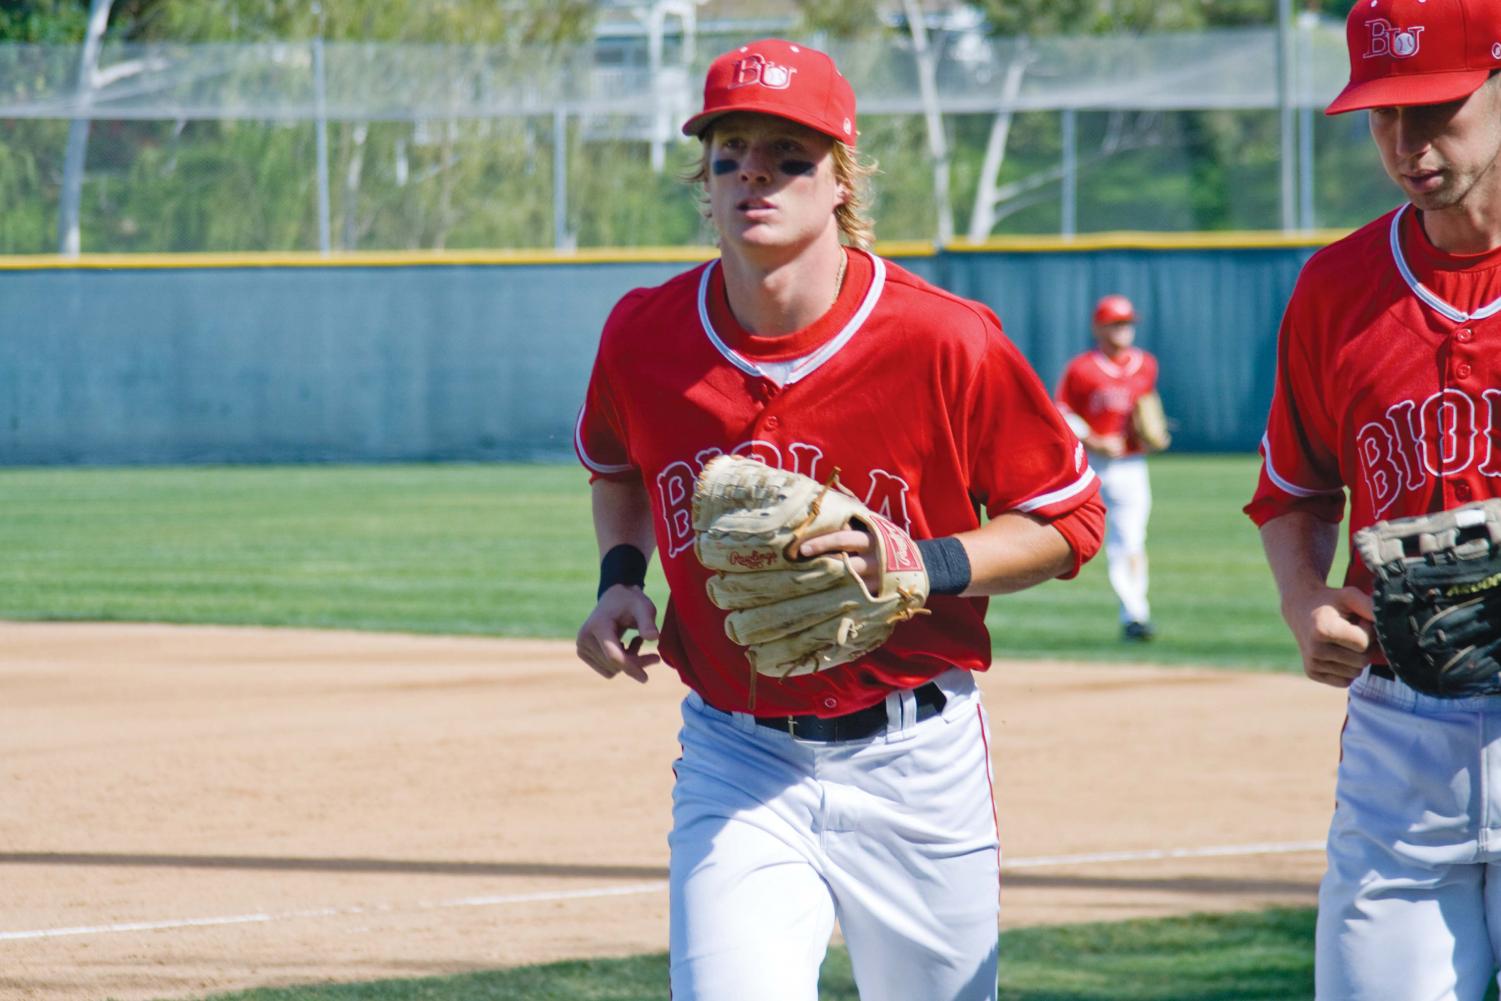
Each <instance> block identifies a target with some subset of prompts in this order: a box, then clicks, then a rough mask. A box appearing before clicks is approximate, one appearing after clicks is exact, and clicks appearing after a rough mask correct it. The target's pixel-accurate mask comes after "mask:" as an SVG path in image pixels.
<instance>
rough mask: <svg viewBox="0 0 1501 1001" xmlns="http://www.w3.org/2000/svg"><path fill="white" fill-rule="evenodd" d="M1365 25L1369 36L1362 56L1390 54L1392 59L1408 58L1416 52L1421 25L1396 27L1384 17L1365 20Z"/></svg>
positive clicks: (1367, 57)
mask: <svg viewBox="0 0 1501 1001" xmlns="http://www.w3.org/2000/svg"><path fill="white" fill-rule="evenodd" d="M1365 26H1366V30H1367V31H1369V32H1370V33H1371V38H1370V43H1369V45H1368V46H1367V47H1366V50H1365V57H1364V58H1366V59H1376V58H1378V57H1380V56H1391V57H1392V58H1393V59H1408V58H1410V57H1412V56H1415V55H1417V54H1418V43H1419V41H1420V39H1419V36H1420V35H1422V34H1423V27H1422V25H1419V26H1418V27H1416V28H1398V27H1395V26H1394V25H1393V24H1392V23H1391V22H1390V21H1388V20H1387V19H1386V18H1384V17H1378V18H1375V19H1374V20H1370V21H1367V22H1366V23H1365Z"/></svg>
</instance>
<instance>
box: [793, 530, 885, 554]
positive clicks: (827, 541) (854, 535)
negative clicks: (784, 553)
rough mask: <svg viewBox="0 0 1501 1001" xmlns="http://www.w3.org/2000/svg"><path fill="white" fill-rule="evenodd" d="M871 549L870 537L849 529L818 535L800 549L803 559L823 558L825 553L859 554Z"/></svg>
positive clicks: (799, 552)
mask: <svg viewBox="0 0 1501 1001" xmlns="http://www.w3.org/2000/svg"><path fill="white" fill-rule="evenodd" d="M869 548H870V536H869V535H867V534H865V533H864V532H862V531H859V530H858V529H853V528H847V529H844V530H842V531H838V532H830V533H828V534H827V535H817V536H814V537H813V538H811V539H808V540H806V541H805V542H804V543H803V544H802V545H801V546H799V547H798V550H797V552H798V555H799V556H802V557H812V556H822V555H823V554H825V553H836V552H845V553H859V552H864V551H865V550H867V549H869Z"/></svg>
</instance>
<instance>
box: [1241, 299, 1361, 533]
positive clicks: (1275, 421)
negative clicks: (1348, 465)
mask: <svg viewBox="0 0 1501 1001" xmlns="http://www.w3.org/2000/svg"><path fill="white" fill-rule="evenodd" d="M1299 284H1300V285H1301V284H1302V282H1301V280H1300V282H1299ZM1306 314H1307V311H1306V308H1305V307H1304V305H1303V303H1302V297H1300V296H1299V294H1298V289H1294V291H1293V298H1292V301H1291V302H1290V303H1289V304H1288V308H1287V312H1286V313H1285V314H1284V316H1283V318H1282V327H1281V330H1280V331H1279V332H1278V335H1277V373H1276V382H1275V384H1274V386H1273V390H1272V406H1271V411H1270V413H1269V414H1268V416H1267V425H1266V434H1265V435H1263V436H1262V439H1261V476H1260V479H1259V480H1258V481H1257V485H1256V493H1255V495H1254V496H1253V497H1252V498H1251V502H1250V503H1249V504H1247V505H1246V507H1245V512H1246V514H1247V515H1248V516H1249V517H1250V518H1251V520H1252V521H1254V522H1255V523H1256V524H1257V525H1258V526H1261V525H1264V524H1266V523H1267V522H1268V521H1271V520H1272V519H1273V518H1277V517H1280V516H1282V515H1284V514H1290V513H1292V512H1294V511H1303V512H1307V513H1309V514H1312V515H1314V516H1315V517H1318V518H1320V519H1322V520H1324V521H1329V522H1338V521H1339V520H1340V519H1341V518H1342V517H1343V516H1344V508H1345V496H1344V483H1343V480H1342V478H1341V476H1340V470H1339V455H1338V452H1337V449H1336V446H1335V444H1334V442H1335V441H1336V429H1337V424H1336V422H1335V420H1334V417H1333V415H1332V414H1331V413H1330V412H1329V410H1328V408H1327V407H1326V406H1325V401H1326V400H1328V399H1329V396H1330V394H1329V391H1328V387H1327V386H1325V385H1324V384H1323V382H1322V381H1321V380H1322V378H1323V366H1321V365H1319V364H1318V363H1317V361H1318V359H1317V356H1316V351H1315V350H1314V347H1315V346H1314V345H1313V344H1312V343H1311V341H1310V338H1311V337H1312V336H1313V334H1314V333H1315V332H1316V330H1317V327H1316V325H1315V323H1313V322H1311V320H1310V318H1309V317H1308V316H1307V315H1306Z"/></svg>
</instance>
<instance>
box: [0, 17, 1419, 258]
mask: <svg viewBox="0 0 1501 1001" xmlns="http://www.w3.org/2000/svg"><path fill="white" fill-rule="evenodd" d="M738 40H739V39H728V38H717V37H712V36H703V35H700V36H698V37H697V38H696V39H695V40H694V44H693V45H692V46H691V47H680V49H679V50H678V51H680V52H681V53H682V55H683V57H684V58H683V60H682V62H681V63H678V64H673V65H665V64H659V65H657V66H655V67H653V66H651V65H649V64H647V63H646V62H645V61H643V60H624V61H622V60H619V59H614V58H612V59H609V60H606V59H604V58H603V56H602V54H601V52H600V51H599V50H598V49H597V48H587V47H580V48H572V49H566V50H558V49H547V50H540V49H539V50H517V49H511V48H505V49H502V48H486V47H482V46H471V47H459V46H411V45H373V44H372V45H361V44H351V43H342V44H332V43H330V44H326V45H325V44H322V43H319V42H316V41H313V42H297V43H290V42H289V43H281V44H274V45H241V46H225V45H198V46H150V47H139V46H106V47H105V49H104V51H103V55H102V56H101V58H100V60H99V63H98V65H97V67H93V68H91V70H90V71H89V72H83V71H81V70H80V65H79V63H80V57H79V53H78V52H77V51H76V50H74V49H70V48H66V47H48V46H21V45H0V253H12V254H30V253H48V252H52V251H54V250H56V249H57V248H58V247H59V245H60V238H61V235H60V225H59V221H60V219H65V218H68V217H69V216H70V215H71V216H72V217H74V218H76V219H77V232H78V242H79V248H80V249H81V250H83V251H94V252H121V251H123V252H132V251H133V252H168V251H209V250H213V251H264V250H318V249H329V250H404V249H417V248H427V249H461V248H553V247H563V248H569V247H598V246H622V247H632V246H659V245H681V244H705V243H708V242H711V241H712V230H711V229H710V228H709V227H708V226H707V225H706V224H705V223H704V221H703V220H702V218H701V217H700V215H699V211H698V207H697V204H696V202H695V200H694V199H693V198H692V197H691V195H689V194H687V193H685V192H683V191H682V190H681V182H679V181H678V180H677V176H678V174H680V173H681V171H682V170H683V169H684V167H686V166H687V164H688V163H689V162H690V161H691V160H692V159H693V157H694V156H695V155H696V145H695V144H694V143H693V142H691V141H686V140H684V139H683V138H682V137H681V136H680V135H679V134H678V132H677V127H678V125H679V123H680V122H681V121H682V120H683V119H684V118H685V117H686V116H687V115H688V114H689V113H690V112H691V110H693V109H694V108H696V106H697V101H698V87H699V85H700V82H701V80H702V73H703V69H704V67H705V65H706V64H707V62H708V60H709V59H710V58H712V56H713V55H714V54H715V53H717V52H719V51H721V50H722V49H724V48H727V47H728V46H729V45H730V44H732V42H734V41H738ZM814 41H815V42H818V43H819V44H822V45H824V46H825V47H826V48H828V49H829V50H830V51H831V53H832V54H833V55H834V56H835V57H836V59H837V60H838V61H839V63H840V65H841V66H842V67H843V68H844V70H845V72H846V73H847V75H849V76H850V78H851V80H852V82H853V83H854V84H855V87H856V90H857V92H858V93H859V94H860V98H861V146H862V149H863V150H864V151H865V152H866V153H867V154H869V155H872V156H874V157H875V158H876V159H877V160H878V161H880V163H881V168H882V171H881V174H880V175H879V176H878V177H877V181H876V191H875V195H876V198H875V209H876V217H877V221H878V234H879V236H880V237H881V238H883V239H888V240H896V239H924V240H926V239H933V238H934V237H935V236H936V235H939V234H941V233H943V232H944V231H945V229H947V230H948V231H951V232H953V233H954V234H956V235H959V236H970V237H974V238H984V237H985V236H988V235H992V234H1007V233H1057V232H1064V233H1072V232H1090V231H1105V230H1116V229H1149V230H1214V229H1277V228H1289V227H1290V226H1296V227H1299V228H1310V229H1311V228H1315V227H1318V228H1329V227H1343V226H1350V225H1355V224H1357V223H1359V222H1362V221H1364V220H1365V219H1368V218H1369V217H1370V216H1371V215H1373V214H1374V213H1375V211H1377V210H1378V209H1379V208H1380V207H1382V206H1384V205H1386V204H1388V203H1390V202H1392V201H1394V200H1395V192H1394V191H1392V190H1390V189H1389V188H1388V187H1387V186H1386V184H1385V182H1384V181H1383V180H1382V179H1381V176H1380V172H1379V171H1378V170H1376V169H1375V160H1374V154H1373V153H1372V152H1371V151H1370V149H1369V145H1370V144H1369V140H1368V138H1367V137H1366V134H1365V126H1364V122H1363V120H1362V119H1361V116H1353V118H1345V119H1325V118H1324V117H1323V116H1322V115H1321V114H1319V109H1320V108H1321V107H1322V105H1323V103H1324V102H1325V101H1327V100H1328V98H1329V97H1330V96H1331V95H1332V94H1333V93H1334V92H1335V91H1336V90H1337V89H1338V87H1339V85H1340V83H1341V81H1342V80H1343V76H1344V72H1345V69H1344V47H1343V36H1342V33H1341V32H1340V30H1339V28H1338V26H1331V25H1320V24H1304V25H1301V26H1300V27H1299V28H1298V29H1297V30H1296V31H1294V32H1292V33H1290V35H1289V36H1288V37H1287V38H1286V39H1285V40H1283V42H1282V44H1279V36H1278V35H1277V33H1276V32H1274V31H1272V30H1262V29H1253V30H1238V31H1215V32H1201V33H1195V34H1185V35H1162V36H1142V37H1131V38H1125V37H1093V38H1058V39H1046V40H1026V39H989V38H986V37H985V36H983V35H980V34H976V33H973V32H951V33H947V34H945V33H939V34H937V35H935V36H934V39H933V50H932V51H933V54H934V59H935V65H934V70H935V73H934V80H935V84H936V87H935V90H934V91H933V92H931V93H930V94H929V95H928V97H927V100H929V101H931V102H933V103H934V104H935V106H936V108H937V109H938V110H939V111H940V113H941V120H942V122H943V131H944V135H943V139H944V148H945V152H946V159H945V160H944V161H943V163H944V165H945V166H946V169H947V171H948V176H949V188H950V198H949V201H948V203H947V205H946V206H940V205H938V204H937V203H936V201H935V198H934V194H933V193H934V191H935V188H936V186H937V184H938V183H939V182H938V180H937V178H938V177H939V176H940V175H939V172H938V170H937V168H938V167H939V163H937V162H935V159H934V157H933V155H932V152H931V150H932V148H933V146H932V143H931V141H930V139H931V137H930V136H929V135H928V133H927V127H926V125H925V119H924V110H925V107H926V106H925V103H924V101H925V98H924V95H923V93H922V88H921V87H920V86H919V83H918V81H919V72H918V71H919V65H918V61H917V58H916V56H915V55H914V52H913V49H912V46H911V45H910V44H908V43H907V42H906V40H904V39H902V38H897V39H894V40H892V39H888V40H884V41H879V42H862V43H858V44H856V43H839V42H830V41H823V40H814ZM643 44H644V43H643ZM81 123H87V132H86V141H85V137H81V134H80V133H81V132H82V124H81ZM70 134H71V142H72V144H73V148H74V149H75V151H80V152H82V154H83V159H82V161H81V162H82V164H83V170H82V172H81V173H80V174H79V175H78V177H77V179H76V180H71V179H70V178H69V176H68V172H67V171H66V169H65V163H66V162H67V159H68V151H69V146H70ZM1000 137H1004V141H1000ZM1352 178H1353V179H1354V180H1353V181H1352ZM945 213H947V215H948V217H949V218H948V219H947V220H942V221H941V220H940V216H941V215H943V214H945Z"/></svg>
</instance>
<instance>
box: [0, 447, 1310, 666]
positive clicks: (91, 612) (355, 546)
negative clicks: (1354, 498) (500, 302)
mask: <svg viewBox="0 0 1501 1001" xmlns="http://www.w3.org/2000/svg"><path fill="white" fill-rule="evenodd" d="M1255 475H1256V463H1255V460H1254V459H1253V458H1251V457H1249V456H1165V457H1161V458H1159V459H1156V460H1154V461H1153V465H1152V480H1153V489H1154V491H1155V493H1156V506H1155V510H1154V513H1153V517H1152V523H1151V536H1150V541H1149V552H1150V555H1151V568H1152V601H1153V606H1154V617H1155V618H1156V620H1157V623H1158V626H1159V638H1158V639H1157V640H1156V641H1155V642H1153V643H1151V644H1149V645H1135V646H1128V645H1123V644H1121V643H1120V642H1119V639H1118V633H1117V630H1118V626H1117V622H1116V611H1115V598H1114V596H1113V595H1112V594H1111V592H1110V588H1109V584H1108V582H1107V580H1106V575H1105V565H1104V558H1103V556H1101V557H1099V558H1097V559H1096V560H1095V561H1094V562H1092V563H1091V564H1089V565H1088V566H1086V567H1085V569H1084V572H1083V573H1082V574H1080V576H1079V578H1078V579H1077V580H1074V581H1056V582H1052V583H1049V584H1047V585H1044V586H1043V587H1040V588H1036V589H1034V590H1032V591H1029V592H1025V593H1023V594H1019V595H1012V596H1008V597H1004V598H998V599H995V600H994V601H993V602H992V605H991V615H990V622H991V626H992V633H993V635H994V640H995V647H996V651H997V652H998V653H999V654H1000V655H1002V656H1008V657H1048V658H1085V659H1096V660H1099V659H1109V660H1114V659H1133V660H1142V661H1154V662H1160V663H1195V664H1215V665H1227V666H1238V667H1256V668H1280V669H1291V668H1293V667H1295V666H1296V665H1295V661H1294V657H1293V654H1294V650H1293V645H1292V641H1291V639H1290V638H1289V637H1288V635H1287V632H1286V630H1285V628H1284V627H1283V625H1282V622H1281V620H1280V619H1279V618H1278V615H1277V610H1276V600H1275V592H1274V591H1273V588H1272V585H1271V579H1270V577H1269V575H1268V573H1267V570H1266V567H1265V564H1264V563H1263V561H1262V557H1261V549H1260V544H1259V542H1258V540H1257V536H1256V532H1255V529H1254V527H1253V526H1252V525H1251V523H1250V522H1249V521H1248V520H1247V519H1246V518H1245V517H1244V516H1243V515H1242V514H1241V513H1240V506H1241V505H1242V504H1243V503H1244V502H1245V500H1246V498H1247V497H1248V496H1249V493H1250V491H1251V488H1252V486H1253V484H1254V482H1255ZM0 503H3V505H4V507H3V509H4V511H5V513H6V516H5V517H4V518H3V519H0V547H3V549H0V551H3V552H4V553H5V554H6V559H5V560H4V561H0V616H3V617H6V618H12V619H81V620H132V621H135V620H149V621H161V622H198V623H210V622H211V623H232V624H264V625H276V626H316V627H332V628H351V629H378V630H397V631H404V632H422V633H467V634H481V635H495V636H540V637H557V638H569V637H572V636H573V634H574V631H575V630H576V629H577V627H578V624H579V623H580V622H582V621H583V618H584V616H585V615H586V614H587V613H588V611H589V608H590V606H591V605H592V601H593V594H594V581H595V577H596V566H597V557H596V553H595V548H594V542H593V538H592V530H591V527H590V520H589V494H588V488H587V486H586V481H585V477H584V474H583V473H582V471H580V470H578V469H576V468H574V467H571V466H519V465H490V466H297V467H233V468H218V467H200V468H172V469H119V470H115V469H112V470H104V469H21V470H5V471H0ZM649 586H650V589H651V591H652V593H653V594H654V595H655V596H656V597H657V598H658V605H659V607H661V606H662V604H663V602H662V601H661V600H660V599H661V598H662V597H663V596H664V594H665V589H664V587H663V584H662V581H661V577H660V576H659V575H657V574H656V571H655V570H654V571H653V579H652V582H651V584H650V585H649Z"/></svg>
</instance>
